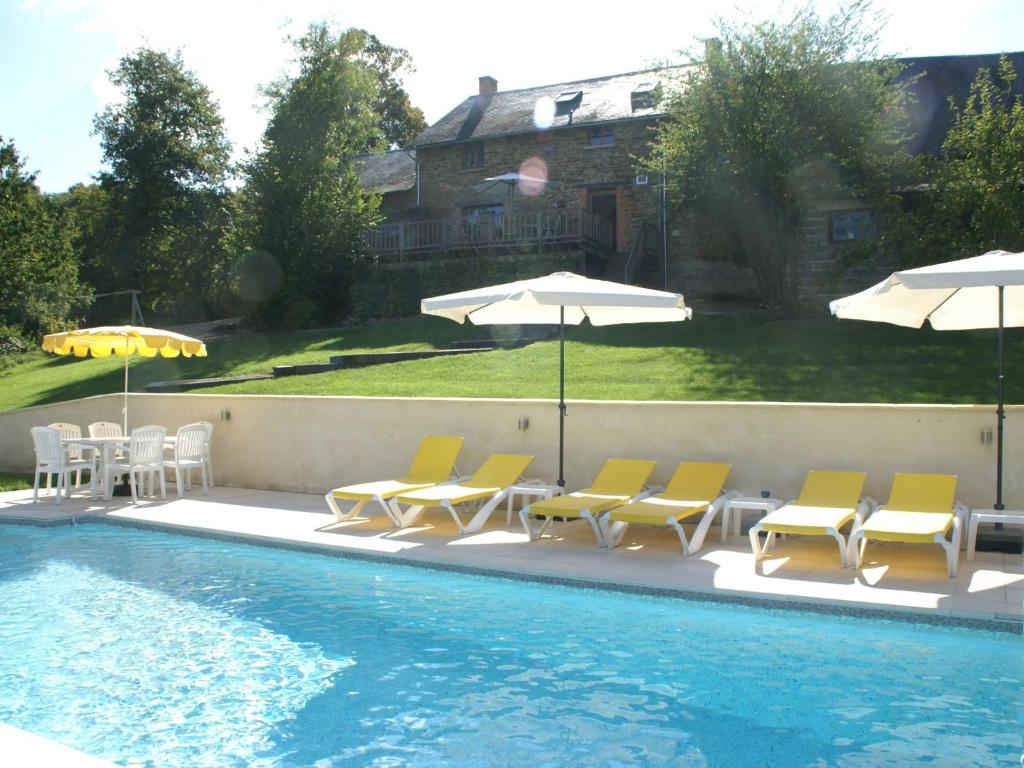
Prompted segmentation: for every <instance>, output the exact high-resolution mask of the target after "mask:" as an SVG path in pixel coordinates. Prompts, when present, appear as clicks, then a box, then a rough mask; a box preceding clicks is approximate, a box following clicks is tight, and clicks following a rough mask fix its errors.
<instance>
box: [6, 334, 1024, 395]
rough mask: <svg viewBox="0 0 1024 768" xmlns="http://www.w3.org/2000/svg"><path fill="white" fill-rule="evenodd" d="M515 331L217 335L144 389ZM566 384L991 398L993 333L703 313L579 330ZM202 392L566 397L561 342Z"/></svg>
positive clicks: (152, 363)
mask: <svg viewBox="0 0 1024 768" xmlns="http://www.w3.org/2000/svg"><path fill="white" fill-rule="evenodd" d="M491 330H493V331H494V332H495V335H497V336H501V337H507V336H512V335H515V333H514V331H510V330H509V329H506V328H501V329H488V328H486V327H484V328H474V327H465V326H459V325H457V324H455V323H451V322H449V321H445V320H441V319H438V318H416V319H412V320H404V321H397V322H390V323H380V324H376V325H372V326H366V327H360V328H351V329H340V330H331V331H308V332H300V333H293V334H277V335H265V336H262V335H253V336H241V337H238V338H229V339H225V340H222V341H217V340H215V341H212V342H210V343H209V345H208V347H209V352H210V356H209V357H208V358H206V359H204V360H198V359H193V360H185V359H172V360H159V359H157V360H141V359H134V360H133V361H132V363H131V366H130V372H131V373H130V382H131V389H132V390H133V391H142V390H143V389H144V387H145V384H146V383H148V382H150V381H158V380H165V379H173V378H193V377H199V376H223V375H235V374H242V373H252V372H260V373H262V372H268V371H269V370H270V368H271V367H272V366H273V365H277V364H283V363H298V362H325V361H326V360H327V358H328V357H329V356H330V355H331V354H332V353H334V354H336V353H338V352H341V351H347V352H356V351H367V350H381V349H388V350H399V349H424V348H430V347H432V346H444V345H445V344H446V343H447V342H449V341H451V340H453V339H458V338H473V337H476V336H479V335H481V334H487V333H489V332H491ZM1007 337H1008V344H1007V350H1006V357H1007V379H1006V380H1007V402H1016V403H1019V402H1021V401H1022V396H1024V384H1022V382H1024V376H1022V374H1024V335H1022V334H1021V333H1020V332H1019V331H1018V330H1016V329H1014V330H1011V331H1008V332H1007ZM567 339H568V341H567V344H566V394H567V396H568V397H569V398H579V399H627V400H780V401H821V402H898V403H975V402H980V403H990V402H993V400H994V398H995V332H994V331H970V332H944V333H940V332H937V331H932V330H930V329H922V330H912V329H905V328H897V327H894V326H889V325H884V324H876V323H862V322H855V321H836V320H832V319H828V318H821V319H813V320H764V319H760V318H749V317H713V316H710V317H709V316H705V317H700V316H698V318H697V319H695V320H693V321H689V322H685V323H672V324H657V325H634V326H615V327H611V328H603V329H598V328H590V327H584V328H571V329H568V330H567ZM26 358H27V359H26V360H25V361H24V362H21V363H20V364H18V365H14V366H11V367H8V368H7V369H6V370H3V371H0V410H6V409H10V408H17V407H21V406H26V405H32V404H37V403H46V402H53V401H56V400H63V399H68V398H73V397H79V396H82V395H88V394H97V393H103V392H117V391H119V390H120V389H121V387H122V386H123V384H122V378H121V377H122V372H121V365H120V362H121V361H119V360H92V359H87V360H67V359H57V358H52V357H49V356H46V355H43V354H42V353H31V354H30V355H27V356H26ZM202 391H203V392H208V393H213V392H230V393H254V394H302V395H409V396H414V395H423V396H442V397H444V396H454V397H541V398H552V397H557V395H558V343H557V341H545V342H539V343H536V344H533V345H531V346H528V347H525V348H522V349H515V350H497V351H494V352H486V353H479V354H472V355H463V356H459V357H453V358H434V359H431V360H417V361H410V362H404V363H393V364H389V365H382V366H374V367H371V368H363V369H356V370H352V371H333V372H330V373H324V374H318V375H313V376H295V377H287V378H282V379H277V380H268V381H258V382H251V383H246V384H235V385H228V386H224V387H217V388H214V389H205V390H202Z"/></svg>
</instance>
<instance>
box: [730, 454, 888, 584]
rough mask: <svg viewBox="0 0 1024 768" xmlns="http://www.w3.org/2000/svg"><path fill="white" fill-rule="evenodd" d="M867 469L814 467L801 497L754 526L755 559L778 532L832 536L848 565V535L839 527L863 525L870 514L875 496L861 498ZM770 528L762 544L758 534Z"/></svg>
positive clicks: (805, 480) (806, 479)
mask: <svg viewBox="0 0 1024 768" xmlns="http://www.w3.org/2000/svg"><path fill="white" fill-rule="evenodd" d="M866 478H867V473H866V472H847V471H829V470H820V469H816V470H811V471H810V472H808V473H807V477H806V478H805V479H804V487H803V488H802V489H800V497H799V498H798V499H797V500H796V501H791V502H790V503H789V504H786V505H785V506H784V507H780V508H779V509H777V510H775V511H774V512H769V513H768V514H767V515H765V516H764V517H763V518H762V519H761V521H760V522H759V523H757V525H755V526H754V527H753V528H751V529H750V548H751V549H752V550H753V551H754V562H755V563H756V562H757V561H758V560H761V559H762V558H763V557H764V556H765V553H767V551H768V549H769V548H770V547H771V546H772V545H773V544H774V543H775V535H776V534H779V533H782V534H790V533H791V534H797V535H800V536H831V537H832V538H833V539H835V540H836V543H837V544H838V545H839V560H840V562H841V563H842V564H843V568H845V567H846V566H847V560H846V539H845V538H844V537H843V534H841V533H840V532H839V529H840V528H842V527H843V526H844V525H846V524H847V523H849V522H850V521H853V523H854V527H855V528H856V526H858V525H860V524H861V523H862V522H863V521H864V518H865V517H866V516H867V513H868V510H869V509H870V506H871V500H870V499H867V498H864V499H861V498H860V492H861V490H863V488H864V480H865V479H866ZM761 531H766V532H767V533H768V537H767V538H766V539H765V542H764V546H763V547H762V546H761V543H760V540H759V539H758V534H759V533H760V532H761Z"/></svg>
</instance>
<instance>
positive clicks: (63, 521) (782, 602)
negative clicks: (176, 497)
mask: <svg viewBox="0 0 1024 768" xmlns="http://www.w3.org/2000/svg"><path fill="white" fill-rule="evenodd" d="M91 523H96V524H100V525H110V526H115V527H122V528H135V529H138V530H148V531H157V532H163V533H167V532H172V533H177V534H180V535H184V536H194V537H196V538H204V539H213V540H218V541H229V542H235V543H242V544H251V545H255V546H265V547H271V548H275V549H284V550H291V551H296V552H306V553H310V554H317V555H328V556H331V557H340V558H347V559H350V560H361V561H365V562H374V563H397V564H399V565H406V566H411V567H415V568H422V569H426V570H434V571H447V572H452V573H459V574H466V575H472V576H484V577H488V578H505V579H512V580H515V581H523V582H530V583H538V584H550V585H558V586H568V587H574V588H579V589H593V590H600V591H606V592H618V593H623V594H636V595H646V596H651V597H663V598H670V599H676V600H687V601H691V602H712V603H722V604H729V605H742V606H748V607H754V608H761V609H767V610H784V611H795V612H801V613H816V614H821V615H832V616H850V617H854V618H861V619H874V620H881V621H893V622H900V623H904V624H926V625H931V626H946V627H959V628H965V629H977V630H987V631H995V632H1005V633H1010V634H1018V635H1024V616H1020V617H1015V616H1012V615H1006V616H1005V617H1004V616H1002V615H991V616H985V615H978V614H968V613H961V612H958V611H943V612H937V611H922V610H920V609H917V608H913V607H897V606H887V607H884V608H882V607H873V606H869V605H864V604H851V603H848V602H839V601H833V600H828V599H825V598H819V599H807V598H804V597H799V596H794V597H782V596H772V597H761V596H757V595H751V594H748V593H743V592H738V591H734V590H728V589H722V588H719V589H712V590H704V589H700V588H693V587H690V588H672V587H664V586H653V585H649V584H641V583H636V582H630V581H618V580H612V579H606V580H605V579H590V578H582V577H578V576H565V575H556V574H546V573H540V572H536V571H528V570H514V569H508V568H488V567H485V566H479V565H466V564H462V563H458V562H453V561H448V560H439V559H435V558H411V557H406V556H403V555H401V554H395V553H388V554H385V553H374V552H366V551H363V550H355V549H352V548H350V547H345V546H343V545H327V544H317V543H314V542H306V541H295V540H290V539H283V538H279V537H274V536H266V535H261V534H254V533H243V532H238V531H235V532H232V531H224V530H221V529H212V528H201V527H197V526H192V525H182V524H175V523H167V522H157V521H150V520H138V519H130V518H111V517H108V516H106V515H103V514H92V513H89V514H84V515H78V516H74V515H72V516H70V517H66V518H60V519H39V518H30V517H15V516H8V517H5V518H2V519H0V524H8V525H29V526H35V527H44V528H49V527H57V526H70V525H79V524H91Z"/></svg>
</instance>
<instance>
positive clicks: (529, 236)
mask: <svg viewBox="0 0 1024 768" xmlns="http://www.w3.org/2000/svg"><path fill="white" fill-rule="evenodd" d="M557 243H568V244H572V243H580V244H583V245H593V246H595V247H597V248H599V249H603V250H608V251H614V249H615V244H614V242H613V241H612V224H611V222H610V221H606V220H604V219H602V218H600V217H599V216H595V215H594V214H592V213H590V212H589V211H585V210H583V209H579V208H558V209H546V210H538V211H531V210H524V211H509V212H503V213H500V214H476V215H465V216H450V217H448V218H444V219H434V220H430V221H407V222H399V223H395V224H384V225H381V226H379V227H375V228H373V229H369V230H367V231H366V232H364V233H363V247H364V248H365V250H366V252H367V253H369V254H372V255H375V256H378V257H383V258H384V259H386V260H388V261H393V260H397V261H404V260H406V259H409V260H413V259H419V258H425V257H429V256H430V255H433V254H436V253H438V252H441V251H454V250H466V249H474V250H475V249H481V248H500V247H505V246H535V247H537V248H541V247H543V246H544V245H545V244H557Z"/></svg>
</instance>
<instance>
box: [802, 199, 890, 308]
mask: <svg viewBox="0 0 1024 768" xmlns="http://www.w3.org/2000/svg"><path fill="white" fill-rule="evenodd" d="M864 208H865V206H864V203H863V202H861V201H858V200H852V199H846V200H823V201H820V202H819V203H818V204H817V205H816V206H814V207H813V208H812V210H811V211H810V213H809V214H808V215H807V217H806V219H805V220H804V222H803V232H802V242H801V250H800V253H799V256H798V258H797V259H796V260H795V261H793V262H792V263H791V265H790V266H791V268H792V280H793V286H794V290H795V295H796V299H797V302H798V303H799V306H800V307H801V308H802V309H804V310H806V311H808V312H813V313H815V314H818V312H819V311H820V312H828V302H829V301H831V300H832V299H836V298H839V297H841V296H848V295H849V294H851V293H857V292H858V291H862V290H864V289H865V288H867V287H868V286H871V285H874V284H875V283H877V282H878V281H880V280H882V279H884V278H885V277H887V276H888V275H889V274H891V273H892V272H894V271H895V270H896V269H898V268H899V265H898V264H896V263H891V262H888V261H886V260H885V259H880V258H873V259H872V260H871V261H870V263H857V262H856V261H853V262H851V261H850V260H849V259H848V258H847V257H848V256H849V254H850V253H851V249H852V248H854V247H856V244H855V243H852V242H833V241H832V238H831V232H832V214H834V213H839V212H843V211H852V210H863V209H864Z"/></svg>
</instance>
